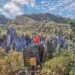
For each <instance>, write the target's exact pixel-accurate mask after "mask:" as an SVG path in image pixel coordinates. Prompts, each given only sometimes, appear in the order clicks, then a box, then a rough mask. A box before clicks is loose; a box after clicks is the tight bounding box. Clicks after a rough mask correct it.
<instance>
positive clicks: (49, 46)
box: [47, 39, 55, 58]
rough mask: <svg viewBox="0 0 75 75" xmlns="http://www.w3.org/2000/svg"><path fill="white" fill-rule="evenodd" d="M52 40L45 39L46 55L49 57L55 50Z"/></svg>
mask: <svg viewBox="0 0 75 75" xmlns="http://www.w3.org/2000/svg"><path fill="white" fill-rule="evenodd" d="M52 41H53V40H52V39H51V40H48V41H47V52H48V57H49V58H52V57H53V52H54V50H55V48H54V45H53V43H52Z"/></svg>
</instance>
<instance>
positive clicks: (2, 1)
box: [0, 0, 75, 18]
mask: <svg viewBox="0 0 75 75" xmlns="http://www.w3.org/2000/svg"><path fill="white" fill-rule="evenodd" d="M34 13H52V14H55V15H59V16H63V17H70V18H75V0H0V14H2V15H4V16H6V17H8V18H15V17H16V16H17V15H23V14H34Z"/></svg>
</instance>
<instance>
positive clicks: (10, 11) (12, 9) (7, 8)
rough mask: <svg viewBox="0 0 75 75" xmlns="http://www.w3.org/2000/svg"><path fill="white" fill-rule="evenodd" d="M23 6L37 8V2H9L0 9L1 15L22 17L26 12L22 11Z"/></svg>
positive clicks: (31, 0) (22, 0) (25, 0)
mask: <svg viewBox="0 0 75 75" xmlns="http://www.w3.org/2000/svg"><path fill="white" fill-rule="evenodd" d="M23 5H29V6H31V7H35V0H9V2H7V3H6V4H5V5H3V7H1V8H0V13H2V14H3V15H6V16H7V17H8V16H12V17H14V16H17V15H22V14H24V13H25V12H23V11H22V9H23V8H22V6H23Z"/></svg>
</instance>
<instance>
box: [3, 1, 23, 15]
mask: <svg viewBox="0 0 75 75" xmlns="http://www.w3.org/2000/svg"><path fill="white" fill-rule="evenodd" d="M3 8H4V10H5V11H7V12H9V13H10V14H15V15H20V14H22V12H21V9H20V7H19V6H17V5H16V4H15V3H13V2H9V3H7V4H6V5H5V6H4V7H3Z"/></svg>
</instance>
